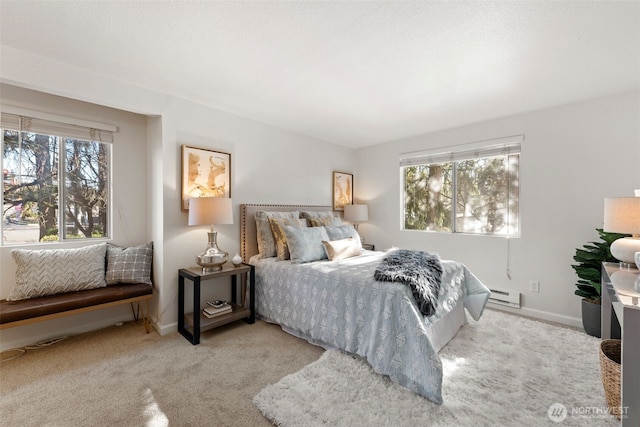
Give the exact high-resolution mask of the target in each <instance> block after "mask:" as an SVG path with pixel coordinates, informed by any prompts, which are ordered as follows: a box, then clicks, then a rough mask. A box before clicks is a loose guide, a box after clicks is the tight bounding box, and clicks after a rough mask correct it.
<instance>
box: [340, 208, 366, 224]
mask: <svg viewBox="0 0 640 427" xmlns="http://www.w3.org/2000/svg"><path fill="white" fill-rule="evenodd" d="M344 219H345V220H347V221H349V222H364V221H368V220H369V207H368V206H367V205H344Z"/></svg>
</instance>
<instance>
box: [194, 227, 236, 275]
mask: <svg viewBox="0 0 640 427" xmlns="http://www.w3.org/2000/svg"><path fill="white" fill-rule="evenodd" d="M207 235H208V236H209V241H208V244H207V249H205V250H204V252H202V253H201V254H200V255H198V256H197V257H196V263H197V264H198V265H199V266H200V267H202V272H203V273H212V272H214V271H220V270H222V265H223V264H224V263H225V262H227V261H229V254H228V253H226V252H225V251H223V250H221V249H220V248H219V247H218V233H217V232H215V231H214V232H208V233H207Z"/></svg>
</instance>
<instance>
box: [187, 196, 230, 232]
mask: <svg viewBox="0 0 640 427" xmlns="http://www.w3.org/2000/svg"><path fill="white" fill-rule="evenodd" d="M214 224H215V225H220V224H233V207H232V204H231V199H230V198H229V197H197V198H191V199H189V225H214Z"/></svg>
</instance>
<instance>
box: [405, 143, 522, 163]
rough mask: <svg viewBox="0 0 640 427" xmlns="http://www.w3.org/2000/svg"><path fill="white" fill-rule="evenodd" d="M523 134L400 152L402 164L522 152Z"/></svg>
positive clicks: (447, 161) (460, 159) (468, 158)
mask: <svg viewBox="0 0 640 427" xmlns="http://www.w3.org/2000/svg"><path fill="white" fill-rule="evenodd" d="M523 140H524V136H523V135H515V136H508V137H504V138H497V139H490V140H486V141H480V142H474V143H470V144H461V145H455V146H452V147H447V148H442V147H441V148H435V149H433V150H425V151H414V152H410V153H402V154H400V166H401V167H402V166H416V165H428V164H440V163H449V162H457V161H463V160H471V159H477V158H482V157H495V156H503V155H507V154H516V153H520V147H521V145H522V141H523Z"/></svg>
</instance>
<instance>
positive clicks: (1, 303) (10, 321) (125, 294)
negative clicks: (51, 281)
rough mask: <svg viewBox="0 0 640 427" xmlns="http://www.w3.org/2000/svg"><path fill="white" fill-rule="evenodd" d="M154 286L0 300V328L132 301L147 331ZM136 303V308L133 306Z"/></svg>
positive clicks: (132, 307)
mask: <svg viewBox="0 0 640 427" xmlns="http://www.w3.org/2000/svg"><path fill="white" fill-rule="evenodd" d="M152 296H153V286H151V285H147V284H115V285H109V286H106V287H102V288H96V289H89V290H84V291H75V292H66V293H62V294H55V295H49V296H44V297H38V298H31V299H24V300H20V301H7V300H0V329H8V328H13V327H16V326H23V325H29V324H32V323H36V322H42V321H45V320H50V319H56V318H60V317H65V316H71V315H74V314H80V313H86V312H88V311H93V310H100V309H103V308H108V307H113V306H116V305H120V304H127V303H129V304H131V309H132V311H133V316H134V318H135V320H138V319H139V318H140V303H141V302H142V301H144V303H145V308H144V309H143V310H142V320H143V323H144V327H145V329H146V331H147V333H149V332H150V331H151V323H150V321H149V299H151V297H152ZM134 303H138V310H137V312H136V309H135V308H134Z"/></svg>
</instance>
